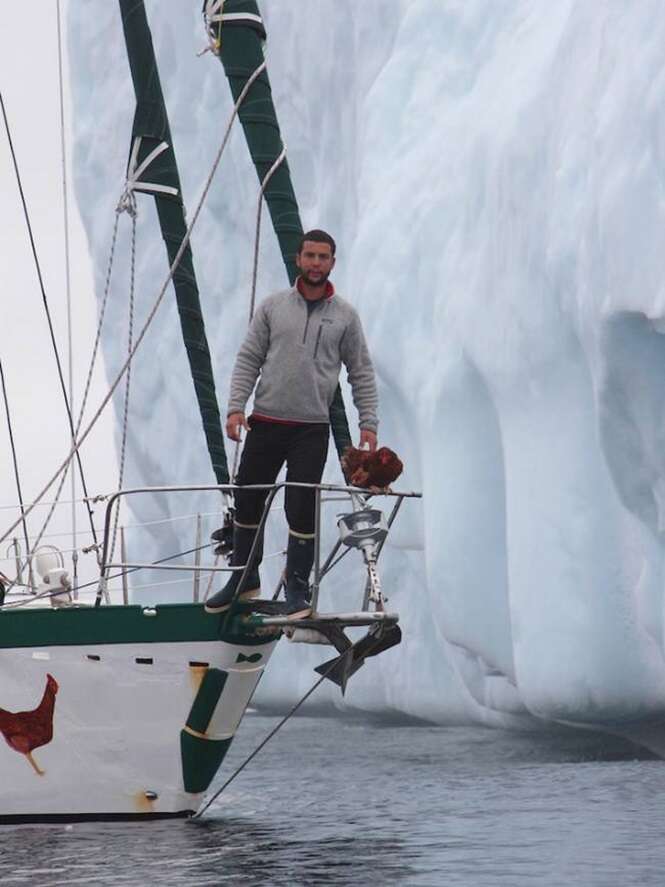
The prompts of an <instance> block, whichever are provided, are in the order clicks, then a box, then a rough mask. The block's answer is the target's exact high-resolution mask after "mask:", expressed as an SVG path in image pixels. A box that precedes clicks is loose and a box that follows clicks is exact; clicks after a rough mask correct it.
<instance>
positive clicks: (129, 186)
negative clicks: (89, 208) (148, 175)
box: [118, 136, 178, 215]
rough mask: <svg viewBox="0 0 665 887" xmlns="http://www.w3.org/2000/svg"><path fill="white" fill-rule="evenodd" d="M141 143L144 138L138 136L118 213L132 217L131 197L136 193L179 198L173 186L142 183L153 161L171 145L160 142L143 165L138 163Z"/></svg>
mask: <svg viewBox="0 0 665 887" xmlns="http://www.w3.org/2000/svg"><path fill="white" fill-rule="evenodd" d="M141 141H142V136H136V138H135V139H134V144H133V145H132V151H131V154H130V155H129V163H128V165H127V180H126V182H125V190H124V191H123V193H122V196H121V197H120V200H119V202H118V211H119V212H123V211H125V210H126V211H128V212H129V213H130V215H131V209H132V203H131V200H130V195H133V193H134V191H147V192H149V193H151V194H170V195H171V196H172V197H177V196H178V189H177V188H173V187H172V186H171V185H158V184H156V183H155V182H142V181H141V176H142V175H143V173H144V172H145V171H146V170H147V168H148V167H149V166H150V164H151V163H152V161H153V160H155V159H156V158H157V157H159V155H160V154H163V153H164V151H168V149H169V147H170V146H169V143H168V142H160V143H159V144H158V145H157V147H156V148H153V149H152V151H151V152H150V153H149V154H148V155H147V156H146V157H144V158H143V160H142V161H141V163H139V164H138V165H137V163H138V156H139V151H140V149H141Z"/></svg>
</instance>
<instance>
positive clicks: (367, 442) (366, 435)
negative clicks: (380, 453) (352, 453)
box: [360, 428, 377, 453]
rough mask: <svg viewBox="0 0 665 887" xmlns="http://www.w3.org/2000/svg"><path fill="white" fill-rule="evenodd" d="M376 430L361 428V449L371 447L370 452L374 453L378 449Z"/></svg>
mask: <svg viewBox="0 0 665 887" xmlns="http://www.w3.org/2000/svg"><path fill="white" fill-rule="evenodd" d="M376 442H377V441H376V432H374V431H369V429H367V428H361V429H360V449H361V450H364V449H365V448H367V449H369V451H370V453H373V452H374V450H375V449H376Z"/></svg>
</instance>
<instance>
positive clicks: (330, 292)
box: [296, 277, 335, 301]
mask: <svg viewBox="0 0 665 887" xmlns="http://www.w3.org/2000/svg"><path fill="white" fill-rule="evenodd" d="M301 287H302V281H301V278H300V277H297V278H296V289H297V290H298V292H299V293H300V295H301V296H302V297H303V299H304V298H305V295H304V293H303V291H302V289H301ZM334 295H335V287H334V286H333V285H332V283H331V282H330V281H329V280H326V290H325V292H324V294H323V295H322V296H321V298H322V299H332V297H333V296H334ZM307 301H309V299H308V300H307Z"/></svg>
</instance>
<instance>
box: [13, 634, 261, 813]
mask: <svg viewBox="0 0 665 887" xmlns="http://www.w3.org/2000/svg"><path fill="white" fill-rule="evenodd" d="M273 646H274V641H268V642H267V643H265V644H256V643H254V644H252V645H248V646H243V645H241V644H240V645H239V644H236V643H233V644H231V643H226V642H223V641H203V642H197V641H191V640H190V641H181V642H177V641H176V642H168V643H127V644H124V643H121V644H86V645H80V646H78V645H76V646H75V645H71V646H69V645H67V646H53V647H39V648H31V647H22V648H5V649H2V650H0V707H1V709H2V710H3V711H5V712H8V713H16V712H23V711H30V710H34V709H35V708H36V707H38V706H39V704H40V700H41V699H42V694H43V693H44V688H45V686H46V683H47V680H48V678H47V676H48V675H52V676H53V677H54V678H55V680H56V681H57V684H58V690H57V694H56V697H55V705H54V710H53V721H52V723H53V738H52V740H51V741H49V742H48V743H47V744H45V745H43V746H41V747H38V748H35V749H34V751H33V752H32V758H33V760H34V763H35V765H36V766H37V767H38V768H39V769H41V770H43V771H44V773H43V775H40V774H39V773H38V772H37V770H36V769H35V767H34V766H33V764H32V763H31V761H30V760H29V758H28V757H27V756H26V755H25V754H23V753H21V752H20V751H17V750H16V749H15V748H14V747H10V745H8V744H7V742H6V741H2V737H0V819H4V820H7V819H12V818H19V817H31V818H40V819H47V818H53V817H73V818H76V817H81V818H82V817H95V816H98V817H103V816H114V815H115V816H132V815H151V814H152V815H174V814H187V813H189V812H191V811H193V810H195V809H196V808H197V806H198V804H199V801H200V798H201V792H200V791H195V792H191V791H187V790H186V788H185V784H184V774H183V767H184V765H183V754H182V749H181V733H182V731H183V729H184V728H185V725H186V722H187V720H188V716H189V715H190V711H191V709H192V705H193V702H194V700H195V698H196V697H197V693H198V691H199V688H200V686H201V681H202V678H203V676H204V675H205V673H206V668H205V666H204V665H196V664H195V665H191V664H190V663H207V664H208V665H209V667H210V668H212V669H219V670H220V671H222V672H224V673H225V678H224V681H225V682H224V686H223V690H222V692H221V696H220V697H219V701H218V702H217V704H216V705H215V707H214V713H213V714H212V718H211V720H210V723H209V725H208V726H207V728H206V730H205V735H204V736H200V734H199V738H198V739H195V741H199V742H203V743H205V742H208V741H210V740H212V741H213V742H214V741H217V742H219V741H221V740H227V739H230V738H231V737H232V736H233V734H234V733H235V731H236V728H237V726H238V724H239V722H240V719H241V718H242V715H243V713H244V711H245V709H246V706H247V704H248V702H249V700H250V698H251V696H252V693H253V692H254V689H255V687H256V684H257V682H258V680H259V678H260V676H261V674H262V673H263V669H264V668H265V665H266V663H267V660H268V658H269V657H270V654H271V652H272V649H273ZM90 657H99V659H95V658H90ZM239 659H240V660H241V661H238V660H239ZM137 660H138V661H137ZM141 660H144V661H143V662H141ZM145 660H152V662H151V663H150V662H147V661H145ZM249 660H252V661H249ZM215 673H216V674H219V672H215ZM19 717H20V716H19ZM1 723H2V721H0V724H1ZM197 732H198V731H196V730H194V731H192V730H191V729H190V730H188V733H189V734H190V735H194V736H195V737H196V736H197ZM6 738H7V737H5V739H6ZM206 747H207V746H206Z"/></svg>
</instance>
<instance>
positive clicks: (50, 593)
mask: <svg viewBox="0 0 665 887" xmlns="http://www.w3.org/2000/svg"><path fill="white" fill-rule="evenodd" d="M214 544H215V543H214V542H206V543H205V544H204V545H197V546H196V547H195V548H188V549H187V550H186V551H179V552H178V553H177V554H170V555H168V557H163V558H160V559H159V560H157V561H152V563H151V564H149V566H148V567H127V568H126V569H125V570H121V571H120V572H118V573H114V574H113V575H112V576H109V577H108V581H110V580H111V579H121V578H122V577H123V576H129V574H130V573H136V572H137V570H145V569H149V567H156V566H158V565H159V564H165V563H167V562H168V561H172V560H175V558H177V557H185V555H188V554H195V553H196V552H197V551H203V550H204V549H206V548H212V546H213V545H214ZM202 569H203V570H205V569H206V568H205V567H203V568H202ZM15 584H16V583H12V585H10V586H9V588H11V587H12V586H13V585H15ZM98 586H99V579H94V580H93V581H92V582H86V583H84V584H83V585H79V591H84V590H85V589H86V588H90V589H91V590H92V589H93V588H94V589H95V590H97V588H98ZM58 594H62V589H57V590H55V591H45V592H42V593H41V594H37V595H34V596H32V597H31V598H30V600H29V601H12V602H11V603H8V604H5V605H4V606H3V607H0V611H2V610H9V609H15V608H16V607H24V606H26V604H27V603H33V602H34V601H35V600H40V599H42V598H44V599H45V598H49V597H55V596H56V595H58Z"/></svg>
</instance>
